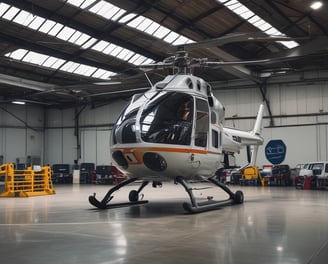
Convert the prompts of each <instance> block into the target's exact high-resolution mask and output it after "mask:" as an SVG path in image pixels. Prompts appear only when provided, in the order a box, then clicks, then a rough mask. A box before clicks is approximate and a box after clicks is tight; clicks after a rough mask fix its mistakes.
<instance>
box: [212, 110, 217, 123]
mask: <svg viewBox="0 0 328 264" xmlns="http://www.w3.org/2000/svg"><path fill="white" fill-rule="evenodd" d="M216 122H217V116H216V113H215V112H214V111H211V124H216Z"/></svg>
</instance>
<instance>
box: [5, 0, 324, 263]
mask: <svg viewBox="0 0 328 264" xmlns="http://www.w3.org/2000/svg"><path fill="white" fill-rule="evenodd" d="M326 14H327V3H325V2H324V1H322V2H319V1H286V0H275V1H250V0H247V1H242V0H240V1H237V0H204V1H191V0H190V1H187V0H186V1H184V0H172V1H171V0H169V1H148V0H146V1H139V0H120V1H115V0H112V1H104V0H65V1H62V0H55V1H34V0H32V1H21V0H18V1H7V0H4V1H1V2H0V24H1V32H0V40H1V41H0V52H1V56H0V100H1V106H0V125H1V128H0V136H1V140H0V152H1V153H0V160H1V164H6V163H15V165H16V166H18V165H22V166H24V165H27V164H38V165H47V164H49V165H50V166H53V165H55V164H69V165H70V166H71V167H72V168H73V167H75V166H76V167H78V166H80V165H81V164H94V165H99V166H100V165H109V164H111V162H112V160H111V155H110V151H109V149H110V138H111V131H112V129H113V126H114V124H115V121H116V119H117V116H118V115H119V113H120V112H121V111H122V109H123V107H124V105H125V104H126V103H127V102H128V101H129V98H131V96H133V95H134V94H137V93H140V92H143V91H145V90H147V89H149V87H150V82H151V83H156V82H158V81H160V80H162V79H163V78H164V77H165V76H166V75H168V74H170V71H169V70H167V69H165V70H161V69H155V70H152V71H149V72H147V74H146V75H145V73H144V72H143V71H142V70H140V69H139V68H138V66H140V65H143V64H152V63H157V62H163V61H164V62H167V61H168V60H167V58H170V57H172V56H174V54H175V52H174V51H172V46H178V45H185V44H190V45H193V44H194V45H193V48H192V49H191V50H188V53H189V56H190V57H192V58H206V59H207V60H208V61H218V62H236V61H254V60H262V61H263V62H264V61H265V62H269V63H260V64H253V63H250V64H249V65H234V66H227V67H226V66H224V67H216V68H204V67H200V68H195V69H193V72H192V73H193V75H195V76H199V77H201V78H203V79H204V80H206V81H207V82H208V83H209V84H210V85H211V87H212V92H213V94H214V95H215V96H216V97H217V98H218V99H219V100H220V102H221V103H222V104H223V105H224V107H225V110H226V111H225V117H226V118H225V126H230V127H234V128H240V129H243V130H250V129H251V128H252V127H253V124H254V120H255V117H256V112H257V109H258V106H259V105H260V104H261V103H264V106H265V111H264V119H263V132H262V136H263V138H264V141H265V143H264V145H263V146H262V147H260V149H259V152H258V157H257V164H258V166H260V167H261V166H263V165H266V164H268V163H269V161H268V160H267V159H266V156H265V153H264V152H265V148H264V147H265V144H266V142H269V141H270V140H282V141H283V142H284V143H285V144H286V147H287V152H286V157H285V160H284V161H283V162H284V163H286V164H288V165H289V166H290V167H291V168H294V167H296V166H297V165H298V164H304V163H308V162H310V161H327V159H328V157H327V156H328V154H327V145H328V139H327V117H328V110H327V106H328V103H327V100H328V89H327V82H328V79H327V73H328V72H327V70H328V69H327V67H328V64H327V55H328V50H327V43H328V41H327V31H328V28H327V25H328V23H327V17H326ZM267 36H275V37H277V36H279V37H286V39H287V38H288V41H282V40H279V41H273V40H272V39H271V40H268V39H267V38H265V37H267ZM214 39H220V41H221V42H218V43H217V42H214V43H213V40H214ZM254 39H257V40H256V41H253V40H254ZM197 43H202V44H201V45H198V46H197ZM246 156H247V155H246V153H245V152H241V153H240V154H238V155H236V163H237V164H238V165H242V164H243V162H244V161H245V160H246V159H247V157H246ZM54 187H55V190H56V195H49V196H39V197H30V198H26V199H25V198H13V197H10V198H7V197H2V198H1V199H0V202H1V203H2V206H1V207H0V208H1V209H0V210H1V216H0V217H1V219H2V221H1V223H0V229H1V234H2V238H3V239H2V240H1V242H0V243H1V247H0V252H1V255H2V256H4V258H5V260H6V262H7V263H18V262H20V261H24V262H25V263H41V262H46V261H47V262H51V263H54V262H58V261H60V262H64V263H78V262H79V263H90V262H91V261H92V262H95V263H154V262H156V263H171V262H174V263H183V262H186V261H188V262H189V263H200V262H203V263H254V262H265V263H325V259H326V257H327V252H328V251H327V250H328V248H327V241H328V228H327V227H326V222H327V218H328V216H327V215H328V214H327V210H328V208H327V199H328V197H327V193H326V191H325V190H316V191H312V190H311V191H310V190H309V191H307V190H296V189H295V188H294V187H269V186H265V187H263V188H259V187H255V186H232V187H231V188H233V189H235V188H237V189H240V188H241V189H243V191H244V194H245V203H244V204H242V205H236V206H232V207H226V208H223V209H222V210H214V211H209V212H206V213H202V214H191V215H190V214H185V212H184V211H183V209H182V207H181V201H182V200H184V199H186V195H185V192H183V190H181V189H180V188H179V187H178V186H176V185H174V184H171V183H168V184H167V185H165V184H164V185H163V188H161V189H151V188H149V189H148V188H147V189H145V190H144V193H145V195H146V196H147V199H150V200H152V202H151V203H149V204H147V205H141V206H134V207H127V208H117V209H110V210H94V209H93V208H92V207H91V206H90V205H89V204H88V201H87V197H88V195H89V194H92V193H93V192H97V193H99V194H100V195H104V194H105V193H106V191H107V189H108V188H109V186H108V185H97V184H92V183H91V184H55V186H54ZM198 191H199V195H200V196H203V197H206V196H209V195H212V192H211V189H207V188H206V189H201V190H198ZM124 195H127V193H126V191H125V190H123V189H122V190H120V192H119V194H118V197H117V198H118V199H123V198H124Z"/></svg>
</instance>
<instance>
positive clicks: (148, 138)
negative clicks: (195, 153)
mask: <svg viewBox="0 0 328 264" xmlns="http://www.w3.org/2000/svg"><path fill="white" fill-rule="evenodd" d="M193 105H194V103H193V97H192V96H190V95H187V94H182V93H167V94H165V95H164V94H163V96H158V97H157V98H155V99H154V100H152V101H150V102H149V103H148V105H147V106H146V107H145V109H144V111H143V113H142V115H141V118H140V128H141V131H140V132H141V139H142V140H143V141H145V142H153V143H163V144H178V145H190V143H191V132H192V120H193V109H194V107H193Z"/></svg>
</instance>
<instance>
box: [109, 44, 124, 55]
mask: <svg viewBox="0 0 328 264" xmlns="http://www.w3.org/2000/svg"><path fill="white" fill-rule="evenodd" d="M122 50H123V48H122V47H119V46H116V48H115V49H113V50H112V52H111V53H110V55H111V56H114V57H116V56H117V55H118V54H119V53H120V52H121V51H122Z"/></svg>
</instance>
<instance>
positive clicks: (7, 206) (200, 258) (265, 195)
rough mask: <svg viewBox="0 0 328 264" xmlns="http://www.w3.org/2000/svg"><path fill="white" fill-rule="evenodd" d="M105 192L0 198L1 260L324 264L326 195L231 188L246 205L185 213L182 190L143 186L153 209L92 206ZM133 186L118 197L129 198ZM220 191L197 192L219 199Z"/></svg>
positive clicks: (327, 253)
mask: <svg viewBox="0 0 328 264" xmlns="http://www.w3.org/2000/svg"><path fill="white" fill-rule="evenodd" d="M134 185H135V184H134ZM202 185H203V184H202ZM197 186H198V184H197ZM108 187H109V186H102V185H80V186H79V185H73V186H72V185H57V186H55V188H56V194H55V195H48V196H38V197H30V198H1V199H0V204H1V205H0V220H1V221H0V238H1V239H0V256H1V263H6V264H10V263H25V264H28V263H33V264H38V263H79V264H83V263H88V264H90V263H113V264H114V263H115V264H116V263H143V264H144V263H156V264H157V263H169V264H179V263H183V264H186V263H188V264H192V263H204V264H205V263H206V264H211V263H225V264H228V263H251V264H254V263H266V264H269V263H279V264H282V263H288V264H291V263H304V264H305V263H307V264H308V263H312V264H314V263H315V264H318V263H327V259H328V192H327V191H311V190H296V189H294V188H283V187H271V188H270V187H264V188H262V187H247V186H246V187H239V186H232V189H233V190H234V191H235V190H236V189H241V190H243V192H244V195H245V203H244V204H242V205H234V206H229V207H225V208H223V209H220V210H215V211H210V212H205V213H201V214H187V213H185V212H184V210H183V208H182V206H181V204H182V202H183V201H187V200H188V199H187V194H186V193H185V191H184V189H183V188H182V186H180V185H179V186H177V185H173V184H171V183H168V184H165V185H163V188H161V189H154V188H152V187H146V188H145V189H144V194H145V198H147V199H148V200H150V202H149V203H148V204H143V205H139V206H133V207H124V208H115V209H110V210H96V209H93V208H92V206H91V205H89V203H88V196H89V195H90V194H92V193H93V192H96V193H97V197H98V198H99V199H102V198H103V195H104V194H105V193H106V192H107V189H108ZM133 187H134V188H135V187H136V186H132V187H125V188H123V189H121V190H120V191H119V192H118V193H117V195H116V196H115V198H114V199H115V200H116V201H125V199H126V197H127V195H128V192H129V190H130V188H133ZM216 191H218V190H216V188H215V189H204V190H200V191H198V192H197V193H196V194H197V197H199V198H201V199H203V198H205V197H207V195H212V194H213V193H215V195H214V196H215V197H220V196H221V195H222V193H221V192H219V191H218V194H217V193H216Z"/></svg>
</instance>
